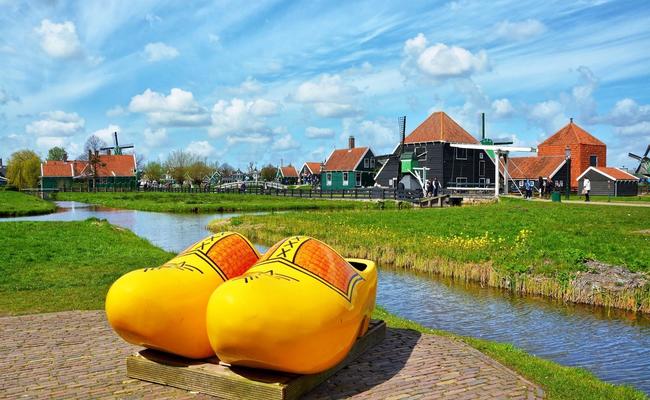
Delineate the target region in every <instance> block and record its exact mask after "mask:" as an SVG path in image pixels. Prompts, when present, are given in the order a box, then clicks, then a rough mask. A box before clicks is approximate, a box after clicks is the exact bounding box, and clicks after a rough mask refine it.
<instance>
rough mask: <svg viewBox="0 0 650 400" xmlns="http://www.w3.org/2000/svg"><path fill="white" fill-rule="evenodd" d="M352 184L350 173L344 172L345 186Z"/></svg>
mask: <svg viewBox="0 0 650 400" xmlns="http://www.w3.org/2000/svg"><path fill="white" fill-rule="evenodd" d="M349 184H350V173H349V172H344V173H343V186H347V185H349Z"/></svg>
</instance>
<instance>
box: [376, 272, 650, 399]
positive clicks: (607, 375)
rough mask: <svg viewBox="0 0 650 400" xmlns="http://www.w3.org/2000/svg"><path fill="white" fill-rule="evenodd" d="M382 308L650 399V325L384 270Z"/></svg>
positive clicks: (627, 316) (637, 318) (628, 316)
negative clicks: (575, 369) (626, 386)
mask: <svg viewBox="0 0 650 400" xmlns="http://www.w3.org/2000/svg"><path fill="white" fill-rule="evenodd" d="M377 302H378V303H379V304H381V305H383V306H384V307H386V309H387V310H388V311H390V312H392V313H395V314H398V315H400V316H402V317H405V318H408V319H411V320H414V321H417V322H419V323H420V324H422V325H425V326H428V327H431V328H436V329H442V330H446V331H450V332H454V333H457V334H460V335H466V336H473V337H478V338H483V339H489V340H494V341H497V342H504V343H512V344H514V345H516V346H518V347H521V348H522V349H524V350H526V351H527V352H529V353H531V354H535V355H537V356H540V357H543V358H547V359H551V360H553V361H556V362H558V363H560V364H563V365H569V366H580V367H583V368H586V369H588V370H590V371H592V372H593V373H594V374H596V375H597V376H599V377H600V378H602V379H604V380H607V381H610V382H614V383H628V384H630V385H633V386H635V387H637V388H639V389H641V390H643V391H645V392H646V393H650V320H649V319H648V318H646V317H644V316H642V315H637V314H634V313H627V312H623V311H616V310H615V311H609V312H608V311H606V310H604V309H603V308H601V307H587V306H582V305H573V304H572V305H565V304H561V303H558V302H553V301H549V300H548V299H542V298H536V297H528V296H526V297H524V296H517V295H512V294H511V293H508V292H505V291H502V290H497V289H492V288H481V287H480V286H479V285H474V284H458V283H452V282H451V281H449V280H445V279H439V278H437V277H433V278H431V277H429V276H422V275H421V274H413V273H411V272H403V271H402V272H400V271H397V270H392V269H386V268H383V269H382V270H381V271H380V278H379V292H378V299H377Z"/></svg>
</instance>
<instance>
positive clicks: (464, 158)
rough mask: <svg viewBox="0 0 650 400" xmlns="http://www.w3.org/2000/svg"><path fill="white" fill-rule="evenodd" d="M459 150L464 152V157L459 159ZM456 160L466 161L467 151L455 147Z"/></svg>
mask: <svg viewBox="0 0 650 400" xmlns="http://www.w3.org/2000/svg"><path fill="white" fill-rule="evenodd" d="M459 150H462V151H464V152H465V157H459V156H458V153H459ZM456 160H467V149H463V148H460V147H456Z"/></svg>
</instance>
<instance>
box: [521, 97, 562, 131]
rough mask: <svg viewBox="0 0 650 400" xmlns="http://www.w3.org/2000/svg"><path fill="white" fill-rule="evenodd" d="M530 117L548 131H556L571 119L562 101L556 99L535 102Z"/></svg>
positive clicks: (529, 113)
mask: <svg viewBox="0 0 650 400" xmlns="http://www.w3.org/2000/svg"><path fill="white" fill-rule="evenodd" d="M528 118H529V119H530V120H532V121H534V122H536V123H537V124H539V125H540V126H542V127H544V128H545V129H546V131H547V132H548V133H553V132H555V131H556V130H557V129H559V128H560V127H562V126H564V125H566V124H567V122H568V120H569V119H568V118H567V117H566V115H565V114H564V106H563V105H562V103H560V102H558V101H555V100H548V101H543V102H540V103H537V104H534V105H533V106H532V107H531V108H530V110H529V112H528Z"/></svg>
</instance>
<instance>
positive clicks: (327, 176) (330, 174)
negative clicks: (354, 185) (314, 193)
mask: <svg viewBox="0 0 650 400" xmlns="http://www.w3.org/2000/svg"><path fill="white" fill-rule="evenodd" d="M326 178H327V186H332V173H331V172H328V173H327V175H326Z"/></svg>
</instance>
